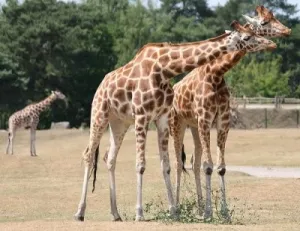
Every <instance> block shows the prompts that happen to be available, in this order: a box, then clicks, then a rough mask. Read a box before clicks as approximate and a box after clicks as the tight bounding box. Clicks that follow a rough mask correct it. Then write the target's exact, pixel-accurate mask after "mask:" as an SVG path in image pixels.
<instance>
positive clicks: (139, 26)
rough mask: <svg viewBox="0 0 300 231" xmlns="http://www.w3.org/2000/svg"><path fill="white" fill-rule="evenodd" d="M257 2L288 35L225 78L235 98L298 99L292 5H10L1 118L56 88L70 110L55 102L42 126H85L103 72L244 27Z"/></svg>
mask: <svg viewBox="0 0 300 231" xmlns="http://www.w3.org/2000/svg"><path fill="white" fill-rule="evenodd" d="M158 3H160V4H158ZM258 4H263V5H264V6H266V7H267V8H269V9H272V10H273V12H274V13H275V15H276V17H277V18H278V19H279V20H280V21H281V22H282V23H284V24H285V25H287V26H289V27H290V28H292V30H293V31H292V35H291V36H290V37H289V38H280V39H274V40H275V41H276V43H277V44H278V49H276V51H274V52H272V53H270V52H264V53H257V54H251V55H248V56H247V57H245V58H244V59H243V60H242V61H241V62H240V64H239V65H238V66H236V67H235V68H234V69H233V70H232V71H230V72H229V73H227V74H226V80H227V83H228V84H229V85H230V87H231V90H232V92H233V93H234V95H235V96H243V95H246V96H258V95H260V96H265V97H273V96H275V95H283V96H290V97H298V96H299V95H300V87H299V83H300V62H299V61H300V24H299V21H300V19H299V18H297V17H295V13H296V6H294V5H290V4H288V3H287V1H285V0H264V1H257V0H256V1H255V0H229V1H228V2H227V3H226V4H225V5H224V6H219V7H216V8H214V9H211V8H209V7H208V4H207V1H205V0H160V1H158V0H153V1H148V4H142V3H141V1H133V0H87V1H82V2H80V3H78V2H77V3H74V2H72V3H71V2H69V3H66V2H61V1H57V0H25V1H24V2H23V1H22V3H19V2H18V1H17V0H7V1H6V4H5V5H3V6H2V9H1V12H0V116H2V117H3V118H4V117H6V116H7V115H9V114H10V113H12V112H14V111H15V110H17V109H20V108H23V107H24V106H25V105H27V104H29V103H32V102H36V101H39V100H41V99H42V98H44V97H46V96H47V95H48V94H49V93H50V91H51V90H54V89H59V90H61V91H62V92H63V93H65V94H66V95H67V97H68V99H69V102H70V106H69V108H68V109H65V108H64V104H63V103H55V105H54V108H53V110H51V111H49V112H48V113H46V114H44V115H43V118H42V123H41V124H40V127H41V128H42V127H48V126H49V123H50V121H61V120H68V121H70V123H71V126H79V125H80V124H81V123H82V122H87V123H88V122H89V116H90V106H91V101H92V98H93V95H94V93H95V91H96V89H97V87H98V85H99V83H100V82H101V81H102V79H103V78H104V76H105V74H106V73H108V72H110V71H112V70H114V69H115V68H117V67H119V66H121V65H123V64H125V63H126V62H128V61H129V60H130V59H131V58H132V57H133V56H134V54H135V53H136V51H137V50H138V49H139V48H140V47H141V46H143V45H144V44H146V43H148V42H162V41H170V42H186V41H197V40H204V39H207V38H209V37H214V36H217V35H219V34H221V33H223V32H224V30H225V29H230V27H229V25H230V23H231V21H232V20H234V19H237V20H239V21H240V22H241V23H245V21H244V19H243V18H242V17H241V15H242V14H248V15H252V16H253V15H254V9H255V6H256V5H258ZM157 5H159V6H160V7H159V8H157V7H154V6H157ZM182 77H183V75H182V76H179V77H178V78H176V80H175V81H178V80H179V79H180V78H182ZM0 126H1V127H3V126H5V125H3V124H0Z"/></svg>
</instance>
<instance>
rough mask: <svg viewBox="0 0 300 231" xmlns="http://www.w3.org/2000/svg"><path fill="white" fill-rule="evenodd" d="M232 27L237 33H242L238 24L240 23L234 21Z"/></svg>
mask: <svg viewBox="0 0 300 231" xmlns="http://www.w3.org/2000/svg"><path fill="white" fill-rule="evenodd" d="M230 26H231V27H232V28H233V29H235V30H237V31H240V30H241V27H242V26H241V24H239V23H238V21H236V20H234V21H233V22H232V23H231V24H230Z"/></svg>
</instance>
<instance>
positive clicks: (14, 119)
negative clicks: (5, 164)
mask: <svg viewBox="0 0 300 231" xmlns="http://www.w3.org/2000/svg"><path fill="white" fill-rule="evenodd" d="M58 99H61V100H64V101H65V103H66V105H67V99H66V96H65V95H64V94H63V93H61V92H60V91H51V94H50V95H49V96H48V97H47V98H45V99H44V100H42V101H41V102H39V103H33V104H30V105H28V106H26V107H25V108H23V109H22V110H20V111H17V112H15V113H13V114H12V115H11V116H10V117H9V119H8V143H7V148H6V154H9V153H10V154H11V155H12V154H13V141H14V138H15V136H16V130H17V129H19V128H22V127H23V128H30V155H31V156H37V155H36V150H35V134H36V128H37V125H38V123H39V117H40V114H41V113H42V112H43V111H45V110H47V109H48V108H49V107H50V105H51V104H52V103H53V102H54V101H55V100H58Z"/></svg>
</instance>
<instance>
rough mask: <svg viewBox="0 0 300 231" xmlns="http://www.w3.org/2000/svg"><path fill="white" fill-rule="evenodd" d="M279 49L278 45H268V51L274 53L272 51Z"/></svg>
mask: <svg viewBox="0 0 300 231" xmlns="http://www.w3.org/2000/svg"><path fill="white" fill-rule="evenodd" d="M276 48H277V45H276V43H271V44H270V45H268V47H267V49H266V50H267V51H272V50H274V49H276Z"/></svg>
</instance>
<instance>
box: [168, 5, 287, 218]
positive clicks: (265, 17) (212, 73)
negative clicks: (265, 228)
mask: <svg viewBox="0 0 300 231" xmlns="http://www.w3.org/2000/svg"><path fill="white" fill-rule="evenodd" d="M256 11H257V13H258V17H256V18H255V20H257V21H263V22H266V21H267V22H268V23H267V24H265V23H264V25H262V26H259V27H256V25H257V24H255V25H252V24H249V23H247V24H246V25H245V26H244V27H245V28H246V29H247V30H250V31H253V28H254V31H255V32H256V33H257V34H260V35H264V36H272V37H279V36H286V35H288V34H290V33H291V30H290V29H289V28H286V27H285V26H283V25H282V24H281V23H280V22H279V21H278V20H277V19H276V18H275V17H274V16H273V14H272V13H271V12H270V11H268V9H266V8H264V7H261V6H258V7H256ZM252 22H253V20H252ZM270 23H272V25H270ZM266 26H268V29H267V30H266V29H265V27H266ZM278 28H280V29H278ZM248 52H253V50H251V49H244V50H240V51H234V52H231V53H229V54H226V55H223V56H220V57H219V58H218V59H215V60H213V61H211V62H210V63H207V64H205V65H202V66H200V67H198V68H196V69H194V70H193V71H192V72H190V73H189V74H188V75H187V76H185V77H184V79H183V80H181V81H180V82H178V83H177V84H175V85H174V87H173V89H174V100H173V107H172V109H171V119H170V126H171V135H172V136H173V138H174V148H175V154H176V170H177V174H176V197H175V198H176V199H175V201H176V202H175V203H176V205H178V203H179V195H180V178H181V173H182V170H185V168H184V161H185V153H184V145H183V138H184V133H185V130H186V127H187V126H189V127H190V129H191V133H192V136H193V141H194V154H193V156H192V157H193V158H192V160H191V161H192V169H193V172H194V175H195V182H196V191H197V197H198V206H199V208H200V213H202V211H201V208H202V203H201V202H202V190H201V181H200V165H201V157H202V156H203V170H204V173H205V175H206V204H205V212H204V218H205V219H210V218H211V217H212V208H211V183H210V182H211V174H212V171H213V162H212V159H211V153H210V128H211V125H212V123H213V122H214V121H215V122H216V123H217V172H218V174H219V177H220V188H221V190H220V191H221V211H223V212H226V211H227V208H226V197H225V181H224V176H225V172H226V167H225V159H224V152H225V143H226V139H227V135H228V131H229V126H230V115H231V114H232V115H233V116H234V114H235V113H234V111H233V110H231V109H232V108H231V107H230V100H229V98H230V93H229V91H228V89H227V86H226V83H225V80H224V78H223V77H224V74H225V73H226V72H227V71H228V70H229V69H231V68H232V67H233V66H235V65H236V64H237V63H238V62H239V60H240V59H241V58H242V57H243V56H244V55H246V53H248ZM180 155H182V156H180Z"/></svg>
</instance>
